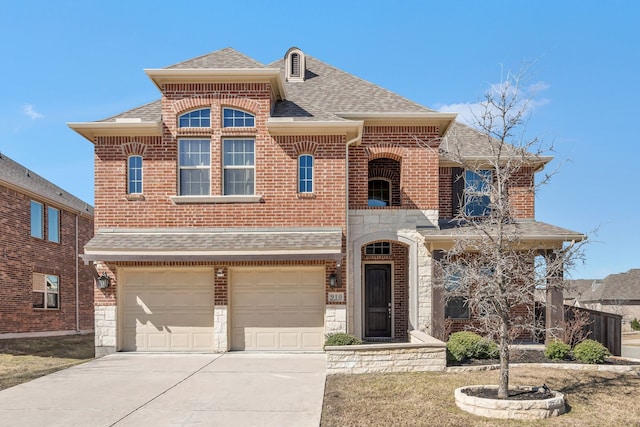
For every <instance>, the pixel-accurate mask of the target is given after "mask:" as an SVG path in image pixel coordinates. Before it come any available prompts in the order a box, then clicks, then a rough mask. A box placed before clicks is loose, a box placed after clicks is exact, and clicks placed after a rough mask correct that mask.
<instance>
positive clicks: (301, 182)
mask: <svg viewBox="0 0 640 427" xmlns="http://www.w3.org/2000/svg"><path fill="white" fill-rule="evenodd" d="M298 193H313V156H312V155H311V154H303V155H301V156H299V157H298Z"/></svg>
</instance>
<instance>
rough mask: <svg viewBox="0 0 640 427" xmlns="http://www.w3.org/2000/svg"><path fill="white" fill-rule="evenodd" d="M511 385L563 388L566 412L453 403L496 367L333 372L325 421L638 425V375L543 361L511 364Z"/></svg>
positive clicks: (489, 378)
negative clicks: (527, 414) (501, 411)
mask: <svg viewBox="0 0 640 427" xmlns="http://www.w3.org/2000/svg"><path fill="white" fill-rule="evenodd" d="M510 381H511V382H510V383H511V384H512V385H538V386H541V385H543V384H547V385H548V386H549V387H550V388H552V389H554V390H559V391H561V392H563V393H564V394H565V398H566V401H567V404H568V405H569V407H568V413H567V414H565V415H561V416H559V417H556V418H551V419H547V420H542V421H531V422H523V421H503V420H494V419H488V418H480V417H476V416H474V415H471V414H468V413H466V412H463V411H461V410H460V409H458V408H457V407H456V405H455V402H454V398H453V391H454V389H455V388H457V387H461V386H464V385H472V384H497V383H498V371H480V372H459V373H432V372H428V373H401V374H361V375H331V376H328V377H327V382H326V387H325V399H324V405H323V409H322V422H321V425H322V426H326V427H328V426H390V425H394V426H496V425H499V426H526V425H536V426H538V425H544V426H594V427H595V426H598V427H599V426H633V425H640V424H638V423H640V405H638V399H639V398H640V376H639V375H638V374H619V373H610V372H586V371H569V370H564V369H550V368H540V367H517V368H513V367H512V368H511V379H510Z"/></svg>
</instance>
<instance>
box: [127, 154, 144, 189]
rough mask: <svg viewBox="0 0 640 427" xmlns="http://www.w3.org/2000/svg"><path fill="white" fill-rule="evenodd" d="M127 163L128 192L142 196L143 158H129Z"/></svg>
mask: <svg viewBox="0 0 640 427" xmlns="http://www.w3.org/2000/svg"><path fill="white" fill-rule="evenodd" d="M127 163H128V165H127V175H128V184H127V192H128V193H129V194H142V156H129V159H128V162H127Z"/></svg>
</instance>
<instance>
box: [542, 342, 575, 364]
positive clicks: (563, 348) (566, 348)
mask: <svg viewBox="0 0 640 427" xmlns="http://www.w3.org/2000/svg"><path fill="white" fill-rule="evenodd" d="M569 353H571V346H570V345H569V344H565V343H563V342H562V341H558V340H554V341H551V342H550V343H549V344H548V345H547V347H546V348H545V349H544V355H545V356H546V357H547V358H548V359H551V360H565V359H566V358H568V357H569Z"/></svg>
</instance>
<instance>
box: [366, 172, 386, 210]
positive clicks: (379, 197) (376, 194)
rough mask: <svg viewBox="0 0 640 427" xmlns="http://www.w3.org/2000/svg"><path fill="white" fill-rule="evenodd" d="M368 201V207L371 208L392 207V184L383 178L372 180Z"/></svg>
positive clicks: (370, 181)
mask: <svg viewBox="0 0 640 427" xmlns="http://www.w3.org/2000/svg"><path fill="white" fill-rule="evenodd" d="M368 199H369V200H368V205H369V206H371V207H382V206H390V205H391V182H390V181H388V180H386V179H381V178H374V179H370V180H369V197H368Z"/></svg>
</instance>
